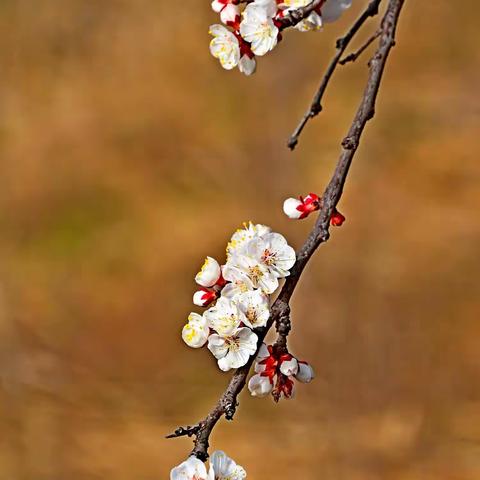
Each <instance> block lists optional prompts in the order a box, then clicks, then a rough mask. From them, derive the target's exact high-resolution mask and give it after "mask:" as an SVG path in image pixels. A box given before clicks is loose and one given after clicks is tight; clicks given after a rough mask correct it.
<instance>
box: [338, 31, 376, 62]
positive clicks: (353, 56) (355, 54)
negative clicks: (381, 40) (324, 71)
mask: <svg viewBox="0 0 480 480" xmlns="http://www.w3.org/2000/svg"><path fill="white" fill-rule="evenodd" d="M381 34H382V30H380V29H379V30H377V31H376V32H375V33H374V34H373V35H372V36H371V37H370V38H369V39H368V40H367V41H366V42H365V43H364V44H363V45H362V46H361V47H360V48H359V49H358V50H357V51H356V52H353V53H350V54H349V55H347V56H346V57H345V58H342V60H340V61H339V62H338V63H339V64H340V65H345V64H346V63H348V62H355V60H357V58H358V57H359V56H360V55H361V54H362V53H363V52H364V51H365V50H366V49H367V48H368V47H369V46H370V45H371V44H372V43H373V42H374V41H375V40H376V39H377V38H378V37H379V36H380V35H381Z"/></svg>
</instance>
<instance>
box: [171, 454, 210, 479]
mask: <svg viewBox="0 0 480 480" xmlns="http://www.w3.org/2000/svg"><path fill="white" fill-rule="evenodd" d="M193 478H195V479H196V480H207V469H206V468H205V465H204V463H203V462H202V461H201V460H199V459H198V458H196V457H193V456H192V457H189V458H188V459H187V460H185V461H184V462H183V463H181V464H180V465H178V467H175V468H173V469H172V470H171V471H170V480H192V479H193Z"/></svg>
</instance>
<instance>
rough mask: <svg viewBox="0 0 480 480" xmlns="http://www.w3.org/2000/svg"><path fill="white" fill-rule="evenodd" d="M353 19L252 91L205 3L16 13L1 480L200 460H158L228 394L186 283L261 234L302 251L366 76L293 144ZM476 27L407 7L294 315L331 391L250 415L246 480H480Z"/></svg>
mask: <svg viewBox="0 0 480 480" xmlns="http://www.w3.org/2000/svg"><path fill="white" fill-rule="evenodd" d="M355 3H356V5H354V7H352V9H351V11H349V12H347V14H346V15H345V16H344V17H343V18H342V19H341V20H340V21H339V22H337V23H336V24H334V25H330V26H328V27H327V28H326V29H325V30H324V31H323V32H321V33H317V34H300V33H297V32H288V33H287V34H286V35H285V37H286V38H285V41H284V42H282V44H281V45H280V46H279V47H278V48H277V49H276V50H275V51H274V52H273V53H272V54H270V55H268V56H266V57H264V58H262V59H260V61H259V68H258V73H257V74H256V75H255V76H253V77H251V78H244V77H242V76H241V75H240V74H239V73H238V72H226V71H223V70H222V69H221V68H220V66H219V65H218V64H217V62H216V61H215V59H213V58H212V57H210V55H209V53H208V41H209V40H208V35H207V29H208V25H209V24H210V23H212V22H215V21H216V17H215V15H214V14H213V12H211V11H210V9H209V2H207V1H206V2H198V1H194V0H186V1H183V2H174V4H172V2H163V1H159V0H155V1H154V0H136V1H132V0H130V1H128V0H109V1H107V0H104V1H95V0H62V1H61V2H59V1H55V0H42V1H41V2H32V1H28V0H2V2H0V52H1V55H0V72H1V73H0V162H1V164H0V165H1V170H0V176H1V185H2V187H1V189H0V229H1V235H0V479H1V480H65V479H67V478H68V479H69V480H97V479H98V480H100V479H102V480H103V479H109V480H158V479H162V478H163V479H165V478H168V472H169V470H170V468H171V467H172V466H173V465H175V464H178V463H179V462H180V461H182V460H183V458H184V457H185V456H186V455H187V453H188V451H189V449H190V447H191V445H190V441H189V440H188V439H178V440H165V439H164V435H165V434H166V433H169V432H170V431H172V430H173V429H174V428H175V427H177V426H178V425H182V424H188V423H192V422H195V421H197V420H199V419H200V418H202V417H203V415H204V414H205V413H206V412H207V411H208V410H209V409H210V407H211V406H212V405H213V404H214V403H215V402H216V399H217V398H218V396H219V394H220V392H221V391H222V390H223V388H224V386H225V384H226V382H227V381H228V378H229V375H228V374H223V373H221V372H219V371H218V369H216V368H215V363H214V361H213V359H212V358H211V356H210V355H209V353H208V352H207V351H203V350H202V351H193V350H190V349H188V348H187V347H186V346H185V345H184V344H183V343H182V341H181V339H180V335H179V334H180V330H181V327H182V325H183V323H184V320H185V318H186V316H187V314H188V313H189V312H190V311H191V309H192V307H191V294H192V291H193V288H194V283H193V276H194V274H195V273H196V271H197V270H198V267H199V266H200V265H201V263H202V260H203V258H204V257H205V256H206V255H207V254H209V255H213V256H216V257H218V258H221V257H222V255H223V249H224V246H225V243H226V241H227V239H228V237H229V236H230V234H231V233H232V231H233V230H234V229H235V228H237V227H238V226H239V224H240V223H241V222H242V221H244V220H249V219H251V220H254V221H256V222H262V223H267V224H269V225H271V226H272V227H273V228H274V229H276V230H278V231H281V232H282V233H284V234H285V235H286V237H287V238H288V239H289V241H290V243H291V244H293V245H294V246H299V245H300V244H301V242H302V240H303V238H304V237H305V235H306V232H307V231H308V230H309V228H310V226H311V223H312V219H309V220H306V221H305V222H291V221H288V220H287V219H286V218H285V217H284V216H283V214H282V212H281V203H282V201H283V199H284V198H285V197H286V196H290V195H298V194H301V193H308V192H310V191H317V192H319V193H320V192H321V191H322V190H323V188H324V186H325V185H326V183H327V181H328V179H329V176H330V174H331V172H332V169H333V167H334V165H335V162H336V159H337V157H338V153H339V142H340V140H341V138H342V137H343V135H344V134H345V132H346V130H347V128H348V126H349V124H350V119H351V117H352V115H353V113H354V111H355V109H356V106H357V104H358V101H359V98H360V93H361V90H362V88H363V85H364V82H365V78H366V61H367V57H363V58H362V59H361V60H360V61H358V62H357V63H356V64H354V65H350V66H349V67H348V68H347V67H344V68H342V69H341V71H339V72H338V73H337V74H336V75H335V77H334V82H333V83H332V86H331V88H330V90H329V92H328V95H327V96H326V98H325V102H324V106H325V110H324V112H323V113H322V115H321V116H320V117H318V118H317V119H316V120H315V121H314V122H312V123H311V124H310V125H309V127H308V129H307V130H306V132H305V134H304V136H303V138H302V141H301V143H300V145H299V148H298V149H297V151H296V152H294V153H293V154H292V153H290V152H289V151H288V150H287V149H286V148H285V142H286V138H287V137H288V134H289V132H290V131H291V130H292V128H293V127H294V125H295V124H296V121H297V119H298V118H299V116H300V115H301V114H302V113H303V111H304V108H305V107H306V106H307V104H308V102H309V101H310V98H311V96H312V94H313V92H314V90H315V88H316V86H317V84H318V81H319V78H320V75H321V73H322V71H323V69H324V67H325V65H326V63H327V61H328V59H329V58H330V56H331V55H332V52H333V45H334V40H335V38H336V37H337V36H339V35H340V34H341V33H342V32H343V31H344V30H345V29H346V28H347V26H348V24H349V23H350V22H351V21H352V19H353V18H355V16H356V15H357V13H358V12H359V10H360V9H361V8H362V5H363V4H364V3H365V1H360V0H358V1H357V2H355ZM479 14H480V7H479V5H478V2H477V1H476V0H463V1H462V2H451V1H448V0H439V1H436V2H418V1H407V2H406V6H405V9H404V12H403V16H402V19H401V22H400V27H399V31H398V45H397V47H396V48H395V49H394V50H393V52H392V56H391V59H390V62H389V65H388V69H387V72H386V75H385V79H384V82H383V85H382V89H381V94H380V97H379V102H378V108H377V116H376V118H375V120H374V121H373V122H372V123H370V124H369V125H368V128H367V131H366V133H365V136H364V138H363V141H362V145H361V148H360V150H359V152H358V156H357V157H356V159H355V162H354V165H353V168H352V170H351V175H350V178H349V180H348V185H347V188H346V191H345V195H344V197H343V199H342V202H341V210H342V212H343V213H344V214H345V215H346V216H347V222H346V223H345V225H344V226H343V227H342V228H340V229H335V230H334V231H333V236H332V239H331V241H330V242H329V243H328V244H326V245H324V246H322V248H321V249H320V250H319V252H318V254H317V255H316V257H315V258H314V259H313V261H312V262H311V264H310V266H309V267H308V270H307V271H306V273H305V275H304V276H303V278H302V281H301V284H300V288H299V289H298V291H297V293H296V294H295V298H294V301H293V321H294V329H293V332H292V335H291V347H292V351H293V352H294V353H295V354H297V355H298V356H299V357H300V358H303V359H308V360H309V361H310V362H312V363H313V365H314V366H315V369H316V371H317V378H316V380H315V381H314V382H313V383H312V384H310V385H308V386H302V385H301V386H300V387H299V388H298V392H297V398H296V399H295V400H293V401H291V402H283V403H281V404H279V405H274V404H273V403H272V402H271V401H270V400H269V399H265V400H255V399H251V398H249V396H248V394H243V395H242V396H241V398H240V401H241V408H240V409H239V412H238V415H237V418H236V420H235V422H234V423H227V422H222V423H220V424H219V426H218V428H217V429H216V430H215V433H214V435H213V438H212V447H213V448H217V449H224V450H226V451H227V453H229V454H230V455H231V456H233V457H234V458H235V459H236V460H237V461H238V462H239V463H240V464H242V465H244V466H245V467H246V468H247V470H248V473H249V478H252V479H260V478H262V479H276V478H280V477H282V478H293V477H294V478H302V479H318V478H322V479H325V480H380V479H382V480H430V479H431V480H433V479H435V480H439V479H441V480H477V479H478V478H480V348H479V340H480V323H479V312H480V297H479V286H480V281H479V274H480V262H479V255H480V220H479V207H480V191H479V186H478V185H479V181H480V164H479V161H478V150H479V146H480V145H479V140H478V139H479V125H480V122H479V120H480V97H479V93H478V86H479V84H480V69H479V66H480V62H479V60H480V58H479V57H480V50H479V49H478V45H479V41H480V31H479V29H478V25H479V19H480V15H479ZM369 28H370V30H368V29H367V31H365V32H364V34H363V36H360V38H359V40H358V42H357V44H356V45H359V44H360V40H361V39H362V38H366V37H367V35H368V33H369V32H371V31H372V29H373V28H374V22H371V23H370V27H369Z"/></svg>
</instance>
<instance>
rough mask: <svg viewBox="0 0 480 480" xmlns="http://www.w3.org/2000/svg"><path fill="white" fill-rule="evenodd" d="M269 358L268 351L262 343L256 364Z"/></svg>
mask: <svg viewBox="0 0 480 480" xmlns="http://www.w3.org/2000/svg"><path fill="white" fill-rule="evenodd" d="M269 356H270V352H269V351H268V347H267V345H266V344H265V343H262V345H261V346H260V349H259V350H258V353H257V362H260V361H262V360H265V359H266V358H268V357H269Z"/></svg>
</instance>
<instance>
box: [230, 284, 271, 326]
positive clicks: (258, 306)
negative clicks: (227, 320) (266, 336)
mask: <svg viewBox="0 0 480 480" xmlns="http://www.w3.org/2000/svg"><path fill="white" fill-rule="evenodd" d="M236 301H237V302H238V308H239V310H240V311H241V312H242V313H243V320H242V321H243V323H244V324H245V325H247V326H248V327H250V328H258V327H264V326H265V325H266V324H267V321H268V319H269V318H270V302H269V300H268V297H267V296H266V295H265V294H264V293H263V292H262V291H261V290H258V289H257V290H251V291H248V292H245V293H242V294H240V295H238V296H237V297H236Z"/></svg>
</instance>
